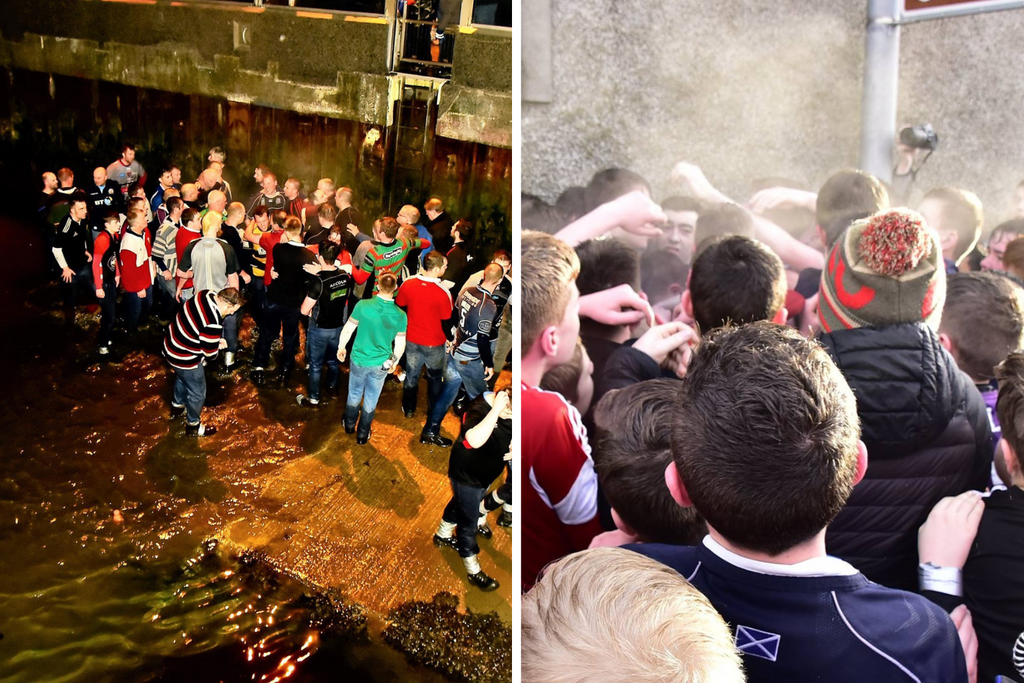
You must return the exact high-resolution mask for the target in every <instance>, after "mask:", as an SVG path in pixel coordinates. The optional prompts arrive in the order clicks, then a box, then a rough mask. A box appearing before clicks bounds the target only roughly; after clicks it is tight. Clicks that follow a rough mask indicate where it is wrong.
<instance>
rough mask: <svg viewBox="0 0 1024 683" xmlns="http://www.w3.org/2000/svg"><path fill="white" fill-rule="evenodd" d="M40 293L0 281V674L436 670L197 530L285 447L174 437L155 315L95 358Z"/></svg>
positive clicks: (80, 332) (243, 437)
mask: <svg viewBox="0 0 1024 683" xmlns="http://www.w3.org/2000/svg"><path fill="white" fill-rule="evenodd" d="M2 266H3V264H2V263H0V269H2ZM53 296H54V291H53V289H52V288H51V287H48V286H43V287H36V288H33V289H31V290H24V289H22V288H21V287H20V286H15V285H12V284H11V283H10V282H9V281H8V282H6V283H4V282H0V316H2V319H3V320H4V333H3V334H2V335H0V353H2V354H3V355H2V356H0V357H4V358H7V359H8V362H7V363H6V364H5V367H4V368H3V369H2V370H0V428H2V431H0V634H2V635H0V680H3V681H12V682H19V683H20V682H22V681H24V682H32V683H35V682H38V681H176V680H189V681H196V682H198V681H207V680H210V681H214V680H224V681H268V682H274V681H279V680H286V679H292V680H295V679H300V680H311V681H320V680H338V679H339V678H340V679H345V680H368V681H376V680H379V681H385V680H386V681H395V680H402V681H440V680H443V679H442V677H441V676H440V675H439V674H438V673H436V672H434V671H432V670H429V669H427V668H425V667H422V666H418V665H414V664H411V663H410V662H409V661H407V659H406V657H405V656H404V655H402V654H400V653H399V652H397V651H396V650H395V649H393V648H391V647H389V646H388V645H385V644H384V641H383V638H382V635H381V631H382V629H383V628H384V626H385V623H384V621H383V620H382V618H381V617H380V616H379V615H374V614H373V613H369V612H367V613H366V615H365V616H366V619H365V623H364V622H363V621H361V620H360V619H356V620H355V621H351V620H350V621H345V620H344V619H342V620H341V621H340V624H339V621H338V619H335V620H334V621H333V622H332V623H331V624H325V622H324V621H323V619H322V617H323V611H322V609H321V608H322V606H323V600H320V602H316V601H314V600H312V599H311V598H310V596H312V595H313V591H311V589H309V588H308V587H306V586H304V585H303V584H300V583H299V582H297V581H294V580H291V579H288V578H286V577H284V576H282V575H280V574H277V573H275V572H273V571H271V570H270V569H269V568H267V566H266V565H264V564H263V563H261V562H259V561H251V558H248V559H249V560H250V561H247V562H243V561H241V560H240V559H239V558H237V557H232V555H231V553H230V552H228V551H226V550H224V548H223V546H220V547H218V544H217V543H216V541H213V540H211V539H213V538H214V537H215V536H216V534H217V531H218V530H220V529H221V528H222V527H223V526H224V525H225V523H227V522H228V521H229V520H230V519H232V518H235V517H237V514H236V513H237V512H238V510H239V509H240V508H242V507H243V506H244V505H245V504H246V503H247V502H251V500H252V499H253V498H254V497H255V496H257V495H258V493H259V492H258V491H257V490H256V488H255V485H254V483H253V481H254V479H253V477H254V475H255V474H258V473H260V472H263V471H267V470H271V469H273V468H275V467H280V466H282V464H286V463H288V462H289V461H290V460H291V459H293V458H295V457H296V456H295V453H294V451H293V449H289V448H282V447H281V446H280V445H276V446H273V445H268V446H266V447H265V448H263V449H257V448H255V447H254V440H256V439H258V435H259V434H260V433H261V431H260V430H266V429H274V428H275V426H274V425H273V424H266V425H264V424H258V425H254V429H250V430H238V431H237V434H236V435H234V436H229V437H220V436H218V437H214V438H217V439H219V440H218V442H217V443H218V444H219V448H220V451H219V452H218V451H217V450H216V449H214V451H213V452H211V451H210V449H209V447H205V446H202V445H200V444H198V443H197V442H196V441H195V440H188V439H185V438H184V437H182V436H181V435H179V434H178V433H176V430H175V429H174V428H173V427H171V428H169V425H168V421H167V415H166V411H167V407H166V400H165V394H166V393H167V388H168V387H167V382H168V374H167V372H166V370H165V369H164V367H163V365H162V363H161V361H160V359H159V356H158V355H157V354H156V352H155V350H156V348H157V345H158V344H159V340H160V329H159V327H158V326H155V325H154V326H153V327H152V328H151V329H150V330H149V331H148V332H144V333H143V341H142V344H141V346H142V349H141V350H138V349H137V348H136V347H137V346H138V345H126V344H121V345H120V349H119V350H118V349H116V350H115V353H114V354H112V356H111V358H110V359H104V360H102V361H101V360H100V359H98V358H97V357H96V356H95V354H94V353H93V352H92V349H91V344H92V343H93V339H94V335H95V324H96V321H95V318H94V316H90V315H87V314H86V315H79V318H78V322H77V324H76V325H74V326H67V325H65V324H64V321H63V319H62V318H61V316H59V315H58V314H55V313H52V312H50V311H51V310H52V307H51V305H50V302H51V301H52V299H53ZM22 301H24V302H26V305H24V306H22V305H20V303H21V302H22ZM209 374H210V373H209V372H208V375H209ZM232 381H234V382H236V383H237V380H226V381H225V382H218V381H210V398H209V401H208V405H211V404H212V405H216V404H217V403H218V402H222V401H224V400H225V393H226V392H227V391H228V390H229V389H230V387H231V382H232ZM291 410H298V409H297V408H289V407H284V406H282V407H281V408H280V411H282V412H285V413H287V412H288V411H291ZM228 419H229V420H243V419H254V418H249V417H239V416H232V417H229V418H228ZM289 438H291V437H289ZM250 453H251V456H252V457H248V458H246V457H245V456H246V454H250ZM217 458H227V459H228V460H227V461H225V460H223V459H222V460H220V461H217V460H216V459H217ZM236 460H237V461H238V464H237V467H236V466H235V465H234V464H233V463H235V461H236ZM224 462H229V463H231V464H230V465H224ZM211 470H216V472H213V471H211ZM427 599H429V596H427ZM456 602H457V601H456ZM354 613H355V614H356V615H357V616H358V615H360V614H362V612H361V610H360V608H358V607H356V608H355V609H354ZM328 626H330V627H329V628H328ZM349 627H351V628H349ZM506 630H507V627H506ZM509 668H510V667H509ZM455 670H459V669H458V667H456V668H455ZM506 674H507V675H506ZM487 678H488V679H489V680H506V679H509V680H510V678H511V674H510V671H509V672H505V671H501V672H500V673H499V674H498V675H497V676H494V675H489V676H488V677H487Z"/></svg>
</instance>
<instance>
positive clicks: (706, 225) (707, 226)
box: [693, 204, 754, 254]
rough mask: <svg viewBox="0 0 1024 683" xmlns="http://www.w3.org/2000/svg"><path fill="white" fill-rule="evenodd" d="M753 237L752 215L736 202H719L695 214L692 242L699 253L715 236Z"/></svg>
mask: <svg viewBox="0 0 1024 683" xmlns="http://www.w3.org/2000/svg"><path fill="white" fill-rule="evenodd" d="M734 235H739V236H741V237H750V238H751V239H753V237H754V217H753V216H751V215H750V212H749V211H747V210H746V209H744V208H743V207H742V206H739V205H737V204H719V205H718V206H714V207H712V208H710V209H707V210H706V211H703V212H702V213H700V214H699V215H698V216H697V226H696V227H695V228H694V229H693V243H694V244H696V245H697V253H698V254H700V253H701V252H702V251H703V250H704V248H705V247H706V246H707V245H708V244H710V240H713V239H715V238H716V237H732V236H734Z"/></svg>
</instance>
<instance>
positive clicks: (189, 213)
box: [181, 206, 199, 225]
mask: <svg viewBox="0 0 1024 683" xmlns="http://www.w3.org/2000/svg"><path fill="white" fill-rule="evenodd" d="M198 215H199V212H198V211H196V210H195V209H193V208H192V207H191V206H190V207H188V208H187V209H185V210H184V211H182V212H181V224H182V225H188V224H189V223H191V222H192V221H194V220H195V219H196V217H197V216H198Z"/></svg>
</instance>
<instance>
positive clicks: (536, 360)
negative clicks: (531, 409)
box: [519, 348, 554, 387]
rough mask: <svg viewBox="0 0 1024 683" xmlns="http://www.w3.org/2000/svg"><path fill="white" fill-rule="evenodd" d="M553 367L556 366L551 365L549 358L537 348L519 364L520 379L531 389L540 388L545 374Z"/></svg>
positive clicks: (531, 350)
mask: <svg viewBox="0 0 1024 683" xmlns="http://www.w3.org/2000/svg"><path fill="white" fill-rule="evenodd" d="M552 367H554V366H553V365H549V363H548V359H547V357H546V356H545V355H544V354H543V353H542V352H540V351H538V350H536V349H535V348H534V349H530V351H529V352H528V353H527V354H526V355H525V356H523V358H522V359H521V360H520V362H519V369H520V373H521V374H520V377H521V378H522V381H523V383H524V384H528V385H530V386H531V387H539V386H540V380H541V378H542V377H544V373H546V372H547V371H548V370H550V369H551V368H552Z"/></svg>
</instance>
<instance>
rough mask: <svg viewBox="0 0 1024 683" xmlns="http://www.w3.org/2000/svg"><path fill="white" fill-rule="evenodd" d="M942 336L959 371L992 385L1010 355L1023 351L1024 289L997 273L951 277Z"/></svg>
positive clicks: (941, 327)
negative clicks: (999, 367)
mask: <svg viewBox="0 0 1024 683" xmlns="http://www.w3.org/2000/svg"><path fill="white" fill-rule="evenodd" d="M939 332H940V333H941V334H945V335H947V336H948V337H949V340H950V342H951V343H952V346H953V355H954V356H955V357H956V362H957V365H959V366H960V369H961V370H963V371H964V372H965V373H967V374H968V375H969V376H970V377H971V379H973V380H974V381H976V382H982V381H988V380H989V379H991V378H993V377H995V367H996V365H998V364H999V363H1001V362H1002V361H1003V359H1004V358H1006V356H1007V354H1009V353H1010V352H1012V351H1020V350H1021V349H1022V347H1024V289H1021V288H1020V287H1019V286H1018V285H1016V284H1015V283H1013V282H1011V281H1010V280H1009V279H1008V278H1006V277H1004V276H1003V275H999V274H996V273H957V274H956V275H950V276H949V278H948V279H947V280H946V303H945V306H944V307H943V309H942V320H941V322H940V323H939Z"/></svg>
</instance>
